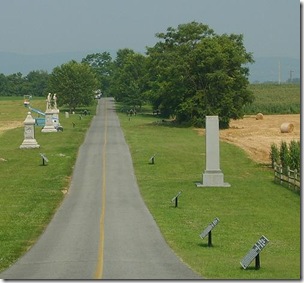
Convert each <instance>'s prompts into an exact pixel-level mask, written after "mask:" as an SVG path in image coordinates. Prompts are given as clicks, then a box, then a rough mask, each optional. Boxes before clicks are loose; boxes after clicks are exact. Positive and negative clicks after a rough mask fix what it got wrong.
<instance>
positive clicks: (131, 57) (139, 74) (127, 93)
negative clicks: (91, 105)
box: [110, 48, 147, 108]
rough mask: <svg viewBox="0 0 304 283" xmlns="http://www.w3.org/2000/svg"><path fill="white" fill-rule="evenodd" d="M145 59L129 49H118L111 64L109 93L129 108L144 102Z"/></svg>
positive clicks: (139, 105)
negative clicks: (111, 72)
mask: <svg viewBox="0 0 304 283" xmlns="http://www.w3.org/2000/svg"><path fill="white" fill-rule="evenodd" d="M146 73H147V71H146V57H145V56H144V55H142V54H139V53H135V52H134V51H133V50H131V49H127V48H126V49H120V50H118V52H117V56H116V59H115V60H114V64H113V74H112V80H111V87H110V93H111V95H113V96H114V97H115V99H116V100H117V101H122V102H123V103H124V104H126V105H129V106H130V107H133V108H136V107H141V106H142V104H143V103H144V102H145V90H146V87H147V86H146Z"/></svg>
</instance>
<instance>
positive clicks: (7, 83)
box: [0, 71, 49, 96]
mask: <svg viewBox="0 0 304 283" xmlns="http://www.w3.org/2000/svg"><path fill="white" fill-rule="evenodd" d="M48 79H49V74H48V73H47V72H45V71H31V72H29V73H28V74H27V75H26V76H25V77H23V76H22V74H21V73H20V72H19V73H15V74H11V75H8V76H5V75H4V74H0V96H23V95H32V96H45V95H46V93H47V85H48Z"/></svg>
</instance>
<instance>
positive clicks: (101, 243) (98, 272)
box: [94, 100, 108, 279]
mask: <svg viewBox="0 0 304 283" xmlns="http://www.w3.org/2000/svg"><path fill="white" fill-rule="evenodd" d="M104 103H105V105H104V117H105V118H104V121H105V130H104V142H103V154H102V160H103V162H102V196H101V197H102V204H101V205H102V207H101V216H100V222H99V223H100V231H99V233H100V236H99V247H98V261H97V267H96V271H95V276H94V279H101V278H102V273H103V251H104V225H105V223H104V222H105V210H106V145H107V134H108V111H107V101H106V100H104Z"/></svg>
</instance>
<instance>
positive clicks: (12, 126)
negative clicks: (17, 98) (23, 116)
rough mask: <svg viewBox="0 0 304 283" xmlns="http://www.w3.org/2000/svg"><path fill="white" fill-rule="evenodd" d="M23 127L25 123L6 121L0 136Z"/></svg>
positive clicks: (1, 126) (0, 129) (1, 127)
mask: <svg viewBox="0 0 304 283" xmlns="http://www.w3.org/2000/svg"><path fill="white" fill-rule="evenodd" d="M22 126H23V121H6V122H3V124H2V125H0V135H1V134H2V133H4V132H5V131H7V130H11V129H15V128H18V127H22Z"/></svg>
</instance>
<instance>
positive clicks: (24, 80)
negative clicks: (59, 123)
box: [0, 22, 254, 128]
mask: <svg viewBox="0 0 304 283" xmlns="http://www.w3.org/2000/svg"><path fill="white" fill-rule="evenodd" d="M156 38H157V39H158V42H157V43H156V44H155V45H154V46H152V47H147V48H146V53H145V54H141V53H138V52H135V51H134V50H132V49H128V48H124V49H120V50H118V51H117V54H116V58H114V59H113V58H112V57H111V55H110V53H108V52H103V53H95V54H88V55H87V56H86V57H85V58H83V59H82V61H81V62H80V63H78V62H76V61H70V62H68V63H65V64H63V65H61V66H58V67H56V68H54V69H53V71H52V73H51V74H48V73H47V72H44V71H33V72H30V73H29V74H28V75H27V76H25V77H22V75H21V74H20V73H18V74H13V75H9V76H7V77H5V76H4V75H3V74H1V75H0V85H1V87H0V95H24V94H30V95H35V96H45V95H46V94H47V93H48V92H52V93H57V95H58V103H59V106H60V105H68V106H69V107H70V109H71V110H72V109H74V108H75V107H78V106H81V105H88V104H90V103H92V101H93V99H94V91H95V90H96V89H100V90H101V91H102V93H103V95H105V96H111V97H114V98H115V99H116V100H117V101H119V102H122V103H124V104H125V105H128V106H129V107H131V108H135V109H136V108H141V107H142V105H143V104H145V103H147V102H148V103H151V104H152V106H153V109H154V110H158V111H159V113H161V115H162V116H163V117H164V118H169V117H172V118H174V120H175V121H176V123H179V124H189V125H195V126H204V123H205V116H206V115H218V116H219V120H220V126H221V127H222V128H227V127H228V126H229V121H230V119H239V118H242V117H243V115H244V106H245V105H247V104H250V103H252V102H253V100H254V96H253V93H252V92H251V91H250V90H249V89H248V85H249V80H248V77H249V68H248V64H250V63H253V62H254V60H253V55H252V54H251V53H249V52H247V51H246V49H245V47H244V44H243V35H236V34H222V35H218V34H216V33H215V32H214V30H213V29H211V28H210V27H209V26H208V25H205V24H202V23H198V22H190V23H186V24H180V25H178V26H177V28H172V27H169V28H168V29H167V30H166V32H164V33H157V34H156Z"/></svg>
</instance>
